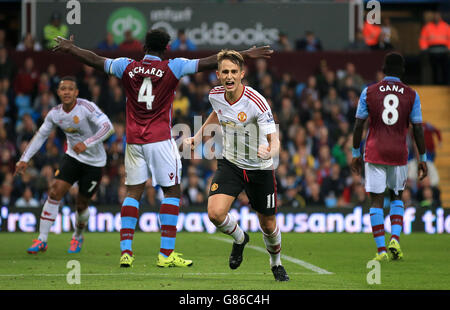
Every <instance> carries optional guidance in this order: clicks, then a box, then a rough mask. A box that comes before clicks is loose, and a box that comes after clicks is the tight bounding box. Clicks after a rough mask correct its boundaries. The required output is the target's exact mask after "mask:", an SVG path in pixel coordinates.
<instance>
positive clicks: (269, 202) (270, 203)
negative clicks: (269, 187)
mask: <svg viewBox="0 0 450 310" xmlns="http://www.w3.org/2000/svg"><path fill="white" fill-rule="evenodd" d="M270 208H275V193H273V194H269V195H267V209H270Z"/></svg>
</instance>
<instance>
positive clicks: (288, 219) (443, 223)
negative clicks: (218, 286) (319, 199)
mask: <svg viewBox="0 0 450 310" xmlns="http://www.w3.org/2000/svg"><path fill="white" fill-rule="evenodd" d="M117 209H118V207H117V206H115V207H110V208H108V207H101V208H96V207H93V206H91V207H90V208H89V210H90V218H89V223H88V230H89V231H91V232H118V231H119V230H120V225H121V221H120V211H117ZM205 209H206V208H205ZM205 209H203V210H205ZM100 210H101V211H100ZM0 211H1V212H0V228H1V230H0V231H2V232H15V231H22V232H36V231H38V227H39V216H40V213H41V209H40V208H26V209H24V208H7V207H2V208H1V210H0ZM181 211H182V212H180V214H179V217H178V225H177V229H178V231H188V232H207V233H214V232H215V231H216V227H215V226H214V225H213V224H212V223H211V222H210V221H209V219H208V214H207V212H183V209H182V210H181ZM230 213H231V214H232V215H233V216H234V217H235V218H236V219H237V220H238V222H239V225H240V226H241V227H242V229H243V230H245V231H250V232H256V231H259V223H258V217H257V215H256V213H254V212H253V211H252V210H251V209H250V208H248V207H242V208H240V209H232V210H231V211H230ZM385 215H386V217H385V221H384V226H385V230H386V231H387V232H390V228H391V225H390V219H389V212H388V211H387V212H386V211H385ZM277 222H278V225H279V227H280V230H281V231H282V232H296V233H306V232H309V233H311V232H312V233H330V232H338V233H344V232H346V233H371V232H372V229H371V226H370V215H369V213H368V210H366V211H363V208H361V207H355V208H353V209H345V210H344V209H342V210H341V209H339V210H337V209H325V208H311V209H302V210H299V211H297V210H295V209H289V210H279V212H278V213H277ZM74 223H75V213H74V212H73V211H72V210H71V209H70V208H69V207H68V206H63V207H62V208H61V209H60V213H59V214H58V216H57V218H56V220H55V223H54V225H53V226H52V228H51V231H52V232H54V233H61V232H68V231H72V230H73V227H74ZM136 229H137V230H140V231H144V232H159V220H158V213H157V212H145V210H144V211H142V213H141V214H140V216H139V220H138V223H137V227H136ZM411 232H426V233H429V234H449V233H450V210H448V209H443V208H437V209H436V210H429V209H423V208H415V207H409V208H406V210H405V214H404V217H403V233H405V234H410V233H411Z"/></svg>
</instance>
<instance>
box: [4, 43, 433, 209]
mask: <svg viewBox="0 0 450 310" xmlns="http://www.w3.org/2000/svg"><path fill="white" fill-rule="evenodd" d="M245 70H246V72H247V73H246V77H245V79H244V84H247V85H250V86H251V87H253V88H255V89H256V90H257V91H258V92H260V93H261V94H262V95H263V96H264V97H265V98H266V99H267V101H268V103H269V105H270V106H271V108H272V111H273V114H274V118H275V121H276V123H277V124H279V130H280V140H281V151H280V155H279V163H278V167H277V170H276V178H277V194H278V203H279V206H282V205H283V206H284V205H286V206H292V207H297V208H305V207H313V206H326V207H347V206H355V205H361V206H369V197H368V196H367V194H366V193H365V190H364V186H363V179H362V178H361V177H360V176H356V175H354V174H352V173H351V171H350V168H349V164H350V162H351V144H352V137H351V135H352V128H353V123H354V115H355V112H356V108H357V104H358V99H359V95H360V93H361V91H362V89H363V88H364V87H365V86H366V85H367V84H368V83H372V82H375V81H379V80H380V79H382V78H383V74H382V73H381V72H377V74H376V77H374V80H373V81H365V80H364V79H363V78H362V77H361V76H360V75H359V74H358V69H357V68H356V67H355V65H354V64H353V63H351V62H349V63H347V64H346V66H345V67H344V68H341V69H339V70H331V69H330V68H329V67H328V65H327V62H326V60H322V61H321V62H320V65H319V67H318V68H317V72H314V73H313V74H311V75H310V76H309V77H308V78H307V80H305V81H296V80H294V78H293V77H292V76H291V74H290V73H289V72H285V73H283V74H282V75H281V76H276V75H275V74H274V73H272V72H271V68H270V67H269V66H268V65H267V62H266V61H265V60H262V59H261V60H257V61H255V63H254V64H253V65H252V66H251V67H246V68H245ZM74 75H76V78H77V81H78V88H79V97H81V98H86V99H88V100H91V101H93V102H95V103H96V104H97V105H98V106H99V107H100V108H101V109H102V110H103V111H104V112H105V113H106V114H107V115H108V116H109V117H110V119H111V121H112V122H113V124H114V127H115V134H114V135H113V136H111V137H110V138H109V139H108V140H107V141H105V143H104V146H105V149H106V151H107V154H108V160H107V166H106V167H105V168H104V171H103V178H102V180H101V184H100V187H99V190H98V192H97V194H96V195H95V196H94V197H93V204H94V205H118V206H119V205H121V203H122V201H123V199H124V198H125V195H126V187H125V185H124V176H125V168H124V150H125V141H126V140H125V139H126V138H125V95H124V91H123V88H122V86H121V83H120V81H119V80H118V79H117V78H116V77H113V76H107V75H106V74H104V73H102V72H99V71H95V70H94V69H92V68H91V67H89V66H83V67H82V70H81V71H80V72H75V73H74ZM59 80H60V76H59V75H58V68H57V67H56V66H55V65H54V64H51V63H50V64H48V66H47V69H46V70H45V71H43V72H38V70H36V68H35V63H34V60H33V58H31V57H30V58H27V59H26V60H25V61H24V64H23V66H22V67H19V68H18V67H17V66H16V65H15V64H14V62H13V61H12V60H11V59H10V58H9V57H8V52H7V50H6V49H4V48H0V159H1V162H0V165H1V169H0V184H1V185H0V194H1V203H2V205H16V206H41V205H42V204H43V203H44V202H45V200H46V198H47V191H48V188H49V184H50V183H51V181H52V179H53V176H54V174H55V172H56V170H57V169H58V167H59V160H60V159H61V157H62V156H63V154H64V150H65V148H66V141H65V136H64V133H63V132H62V131H61V130H60V129H56V130H54V131H53V132H52V134H51V135H50V137H49V139H48V141H47V142H46V143H45V144H44V145H43V146H42V148H41V149H40V151H39V152H38V153H37V154H36V155H35V156H34V157H33V159H32V160H31V161H30V165H29V169H28V170H27V171H26V173H25V174H24V175H23V176H22V177H18V176H14V175H13V173H14V169H15V163H16V162H17V161H18V160H19V158H20V156H21V154H22V152H23V151H24V149H25V147H26V145H27V143H29V141H30V140H31V138H32V137H33V135H34V134H35V133H36V132H37V130H38V129H39V127H40V125H41V124H42V122H43V120H44V118H45V116H46V115H47V113H48V112H49V110H50V109H51V108H52V107H54V106H55V105H57V104H58V102H59V98H58V96H57V94H56V89H57V86H58V83H59ZM217 83H218V81H217V79H216V76H215V72H206V73H198V74H195V75H193V76H188V77H184V78H182V79H181V81H180V83H179V86H178V89H177V91H176V96H175V100H174V103H173V105H174V106H173V113H174V116H173V124H187V125H189V126H190V128H191V130H192V131H191V132H192V133H194V132H193V130H194V124H193V121H194V116H202V119H203V121H204V120H205V119H206V117H207V116H208V115H209V113H210V112H211V105H210V103H209V101H208V93H209V91H210V90H211V88H212V87H213V86H215V85H217ZM175 138H177V139H181V138H182V137H175ZM207 139H208V137H205V141H204V142H206V140H207ZM178 141H179V140H178ZM409 144H410V146H411V147H410V159H411V165H414V162H415V160H414V157H415V151H414V149H413V145H412V143H411V139H410V141H409ZM195 151H196V152H200V153H202V150H195ZM182 161H183V174H182V189H183V205H184V206H186V207H188V206H190V205H201V204H203V203H204V202H205V201H206V200H207V195H208V189H209V184H210V181H211V178H212V175H213V173H214V171H215V169H216V161H215V160H207V159H195V157H194V158H193V159H183V160H182ZM412 167H413V168H414V166H412ZM412 171H413V169H412ZM438 183H439V181H438V176H436V175H435V176H433V174H432V175H431V176H430V177H427V178H426V179H425V180H424V181H422V182H418V181H417V180H416V176H415V175H414V174H411V176H410V179H409V181H408V185H407V189H406V190H405V202H406V203H407V205H415V206H417V205H423V206H433V207H436V206H439V205H440V200H439V199H440V198H439V196H440V193H439V187H438ZM77 190H78V188H77V186H74V187H72V189H71V190H70V192H69V193H68V194H67V195H66V197H65V198H64V203H66V204H69V205H70V204H73V202H74V198H75V194H76V193H77ZM161 199H162V190H161V189H160V188H159V187H153V186H151V181H150V180H149V181H148V183H147V186H146V190H145V194H144V196H143V198H142V201H141V203H142V206H143V207H144V208H154V209H155V210H158V209H159V204H160V201H161ZM246 204H248V198H247V197H246V195H245V193H242V194H241V195H240V196H239V197H238V199H237V200H236V202H235V205H236V206H237V207H239V206H242V205H246Z"/></svg>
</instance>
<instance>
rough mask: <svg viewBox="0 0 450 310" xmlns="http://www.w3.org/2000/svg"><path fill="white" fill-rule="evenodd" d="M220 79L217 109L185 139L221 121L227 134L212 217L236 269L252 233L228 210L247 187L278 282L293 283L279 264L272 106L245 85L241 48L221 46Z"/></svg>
mask: <svg viewBox="0 0 450 310" xmlns="http://www.w3.org/2000/svg"><path fill="white" fill-rule="evenodd" d="M217 59H218V71H217V78H218V79H219V81H220V83H221V85H222V86H219V87H215V88H213V89H212V90H211V92H210V95H209V100H210V102H211V105H212V107H213V109H214V111H213V112H212V113H211V115H210V116H209V117H208V119H207V120H206V121H205V123H204V124H203V126H202V127H201V129H200V130H199V131H198V132H197V133H196V134H195V136H194V137H191V138H187V139H185V141H184V143H185V144H188V145H190V146H191V148H195V146H196V144H197V143H196V142H197V141H201V140H202V138H201V136H202V132H203V130H204V129H205V127H206V126H208V125H210V124H214V123H219V124H220V125H221V128H222V134H223V152H222V155H223V158H222V159H217V171H216V172H215V175H214V177H213V180H212V182H211V188H210V191H209V197H208V216H209V219H210V220H211V222H212V223H213V224H214V225H216V227H217V228H218V229H219V230H220V231H221V232H223V233H225V234H228V235H230V236H232V237H233V239H234V243H233V248H232V251H231V255H230V258H229V266H230V268H231V269H236V268H238V267H239V266H240V264H241V262H242V259H243V255H242V254H243V251H244V247H245V245H246V244H247V243H248V242H249V236H248V234H247V233H246V232H244V231H243V230H242V229H241V228H240V227H239V225H238V223H237V221H236V219H234V218H233V217H232V215H231V214H230V213H229V210H230V208H231V205H232V203H233V201H234V200H235V199H236V197H237V196H238V195H239V194H240V193H241V192H242V190H245V192H246V193H247V196H248V198H249V202H250V205H251V207H252V208H253V209H254V210H255V211H256V212H257V214H258V218H259V222H260V226H261V230H262V232H263V240H264V243H265V245H266V249H267V251H268V252H269V254H270V265H271V269H272V272H273V275H274V277H275V280H277V281H289V276H288V275H287V273H286V270H285V269H284V267H283V266H282V264H281V259H280V256H281V254H280V251H281V233H280V229H279V228H278V226H277V222H276V218H275V213H276V209H277V208H276V205H277V199H276V196H277V193H276V180H275V171H274V168H273V159H272V158H273V157H274V156H276V155H277V154H278V150H279V146H280V142H279V139H278V135H277V132H276V126H275V122H274V120H273V116H272V113H271V110H270V107H269V105H268V104H267V101H266V100H265V98H264V97H262V96H261V95H260V94H259V93H258V92H257V91H256V90H254V89H253V88H251V87H249V86H244V85H243V84H242V79H243V78H244V75H245V72H244V71H243V65H244V60H243V57H242V55H241V54H240V53H239V52H236V51H231V50H223V51H221V52H220V53H219V54H218V56H217Z"/></svg>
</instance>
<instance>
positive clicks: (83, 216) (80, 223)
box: [72, 208, 89, 240]
mask: <svg viewBox="0 0 450 310" xmlns="http://www.w3.org/2000/svg"><path fill="white" fill-rule="evenodd" d="M88 220H89V208H87V209H85V210H84V211H82V212H81V213H78V211H77V214H76V215H75V231H74V232H73V235H72V237H73V238H75V239H78V240H79V239H80V238H81V237H82V236H83V231H84V230H85V228H86V226H87V225H86V224H87V222H88Z"/></svg>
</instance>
